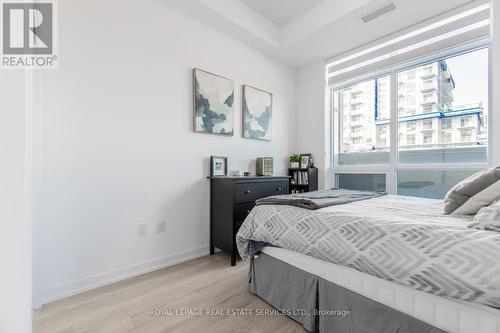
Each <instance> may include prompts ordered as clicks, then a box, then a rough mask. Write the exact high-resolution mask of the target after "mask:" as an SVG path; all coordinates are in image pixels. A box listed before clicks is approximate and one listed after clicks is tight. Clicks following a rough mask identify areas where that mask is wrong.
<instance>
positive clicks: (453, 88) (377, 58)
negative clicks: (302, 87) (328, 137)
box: [326, 3, 500, 198]
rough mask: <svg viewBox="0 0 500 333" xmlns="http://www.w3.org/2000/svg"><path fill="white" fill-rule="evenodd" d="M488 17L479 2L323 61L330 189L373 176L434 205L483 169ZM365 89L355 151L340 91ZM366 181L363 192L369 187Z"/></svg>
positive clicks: (487, 121)
mask: <svg viewBox="0 0 500 333" xmlns="http://www.w3.org/2000/svg"><path fill="white" fill-rule="evenodd" d="M489 18H490V7H489V5H488V4H486V3H485V4H480V5H476V6H475V7H470V9H466V10H464V11H463V12H460V13H457V12H455V13H451V12H450V14H449V17H447V18H446V17H445V18H444V19H442V18H437V17H436V18H435V19H433V20H430V22H429V25H428V26H426V25H420V26H419V27H418V28H415V29H414V31H411V32H408V31H402V32H397V33H395V34H394V36H392V37H389V38H387V39H385V40H384V41H383V42H381V43H380V44H378V45H373V44H371V45H370V46H368V47H366V48H363V49H358V50H354V51H352V52H349V53H347V54H343V55H341V56H338V57H336V58H334V59H332V60H331V61H329V62H328V64H327V65H326V71H327V73H326V75H327V80H328V84H329V85H330V86H331V87H332V99H331V100H332V105H333V111H334V112H333V114H332V123H333V124H334V127H335V129H334V131H333V134H334V137H333V140H332V141H331V143H332V148H333V150H332V161H333V170H334V173H335V175H336V176H335V178H334V179H337V180H338V181H337V185H338V184H339V183H341V181H340V178H342V177H349V178H350V179H352V180H353V181H354V180H356V181H357V180H359V179H358V178H357V177H358V176H361V175H364V174H370V175H372V176H373V175H375V174H380V175H385V180H386V183H385V185H386V189H387V191H388V192H389V193H392V194H396V193H399V194H407V195H421V196H432V197H436V198H442V197H443V195H444V193H446V191H447V190H448V189H449V188H450V187H451V186H452V185H454V184H456V183H457V182H458V181H460V180H462V179H464V178H465V177H467V176H468V175H470V174H472V173H473V172H475V171H476V170H478V168H483V167H486V166H487V165H488V164H487V162H488V161H489V159H488V154H487V152H488V151H492V152H494V153H496V152H497V151H498V149H491V150H490V149H488V138H489V136H491V135H490V133H489V132H491V129H490V130H489V131H488V126H487V125H488V124H491V123H492V122H491V121H490V119H489V117H488V111H489V110H488V91H489V86H488V84H489V82H490V81H491V80H490V78H489V73H488V61H489V50H488V43H489V40H488V38H489V37H490V36H489V31H490V30H491V29H490V28H491V27H489V24H490V23H489ZM419 59H420V60H419ZM382 78H385V81H384V84H383V85H377V83H376V82H378V80H381V79H382ZM367 82H368V83H369V84H370V86H371V89H370V91H373V90H375V93H374V94H372V93H368V92H367V91H366V90H363V101H362V102H363V120H362V123H366V126H364V127H363V132H362V134H361V135H362V139H363V143H362V145H361V146H362V147H364V148H363V149H362V150H361V148H360V147H361V146H358V147H352V146H353V145H352V143H351V141H348V139H350V138H346V139H344V137H345V132H346V131H348V128H349V127H350V126H351V124H350V118H349V116H347V117H346V116H345V114H346V113H347V111H346V110H347V109H348V107H349V106H346V102H345V101H343V100H345V98H343V97H342V92H343V91H345V90H348V89H349V88H350V87H353V86H356V85H360V84H366V83H367ZM380 90H383V91H380ZM377 96H379V97H377ZM381 98H383V99H384V100H383V101H381V100H380V99H381ZM365 105H370V106H365ZM365 108H369V109H370V111H367V110H366V109H365ZM372 113H373V114H372ZM462 119H463V120H462ZM494 124H496V122H494ZM382 126H387V129H386V130H384V129H382ZM496 130H500V128H499V129H496ZM394 138H396V140H392V139H394ZM394 141H396V142H394ZM368 142H369V143H368ZM349 145H350V146H351V147H350V146H349ZM384 145H385V146H384ZM340 175H349V176H340ZM372 176H368V177H367V178H366V179H364V180H363V181H362V183H363V184H362V185H367V187H368V188H370V186H368V185H370V182H371V178H370V177H372ZM342 181H343V183H344V184H346V178H343V180H342ZM360 181H361V180H360Z"/></svg>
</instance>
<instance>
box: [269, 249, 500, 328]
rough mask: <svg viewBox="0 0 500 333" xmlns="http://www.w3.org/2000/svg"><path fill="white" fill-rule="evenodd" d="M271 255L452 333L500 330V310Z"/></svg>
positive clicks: (285, 253) (301, 258)
mask: <svg viewBox="0 0 500 333" xmlns="http://www.w3.org/2000/svg"><path fill="white" fill-rule="evenodd" d="M262 252H264V253H265V254H267V255H270V256H272V257H274V258H276V259H279V260H281V261H283V262H286V263H288V264H290V265H292V266H295V267H297V268H299V269H301V270H303V271H306V272H309V273H311V274H314V275H316V276H319V277H321V278H323V279H325V280H328V281H330V282H332V283H335V284H337V285H339V286H341V287H344V288H347V289H350V290H352V291H354V292H356V293H358V294H360V295H363V296H366V297H368V298H370V299H372V300H374V301H377V302H379V303H382V304H384V305H386V306H389V307H391V308H393V309H396V310H398V311H400V312H403V313H406V314H407V315H410V316H412V317H414V318H417V319H419V320H421V321H424V322H426V323H428V324H430V325H433V326H434V327H437V328H440V329H442V330H445V331H447V332H450V333H471V332H474V333H500V310H498V309H493V308H491V307H488V306H484V305H480V304H474V303H470V302H464V301H460V300H455V299H449V298H444V297H439V296H434V295H431V294H428V293H425V292H422V291H419V290H415V289H413V288H410V287H406V286H402V285H399V284H397V283H394V282H390V281H386V280H383V279H379V278H377V277H374V276H371V275H369V274H365V273H362V272H359V271H357V270H355V269H352V268H349V267H345V266H340V265H336V264H333V263H330V262H326V261H323V260H319V259H316V258H312V257H310V256H306V255H304V254H300V253H297V252H293V251H290V250H286V249H281V248H277V247H270V246H266V247H264V248H263V249H262Z"/></svg>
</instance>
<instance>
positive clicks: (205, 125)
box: [193, 68, 234, 135]
mask: <svg viewBox="0 0 500 333" xmlns="http://www.w3.org/2000/svg"><path fill="white" fill-rule="evenodd" d="M193 72H194V74H193V77H194V131H195V132H202V133H213V134H222V135H233V134H234V82H233V81H232V80H230V79H227V78H225V77H222V76H218V75H215V74H212V73H209V72H205V71H203V70H201V69H197V68H195V69H194V70H193Z"/></svg>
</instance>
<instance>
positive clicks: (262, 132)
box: [243, 85, 273, 141]
mask: <svg viewBox="0 0 500 333" xmlns="http://www.w3.org/2000/svg"><path fill="white" fill-rule="evenodd" d="M272 118H273V94H271V93H269V92H267V91H263V90H260V89H257V88H253V87H250V86H247V85H244V86H243V136H244V137H245V138H250V139H258V140H266V141H270V140H271V137H272V126H271V125H272Z"/></svg>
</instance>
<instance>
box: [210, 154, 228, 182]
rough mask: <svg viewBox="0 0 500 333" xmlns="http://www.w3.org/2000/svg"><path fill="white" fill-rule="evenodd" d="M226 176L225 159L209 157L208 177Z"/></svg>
mask: <svg viewBox="0 0 500 333" xmlns="http://www.w3.org/2000/svg"><path fill="white" fill-rule="evenodd" d="M224 176H227V157H222V156H210V177H224Z"/></svg>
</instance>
